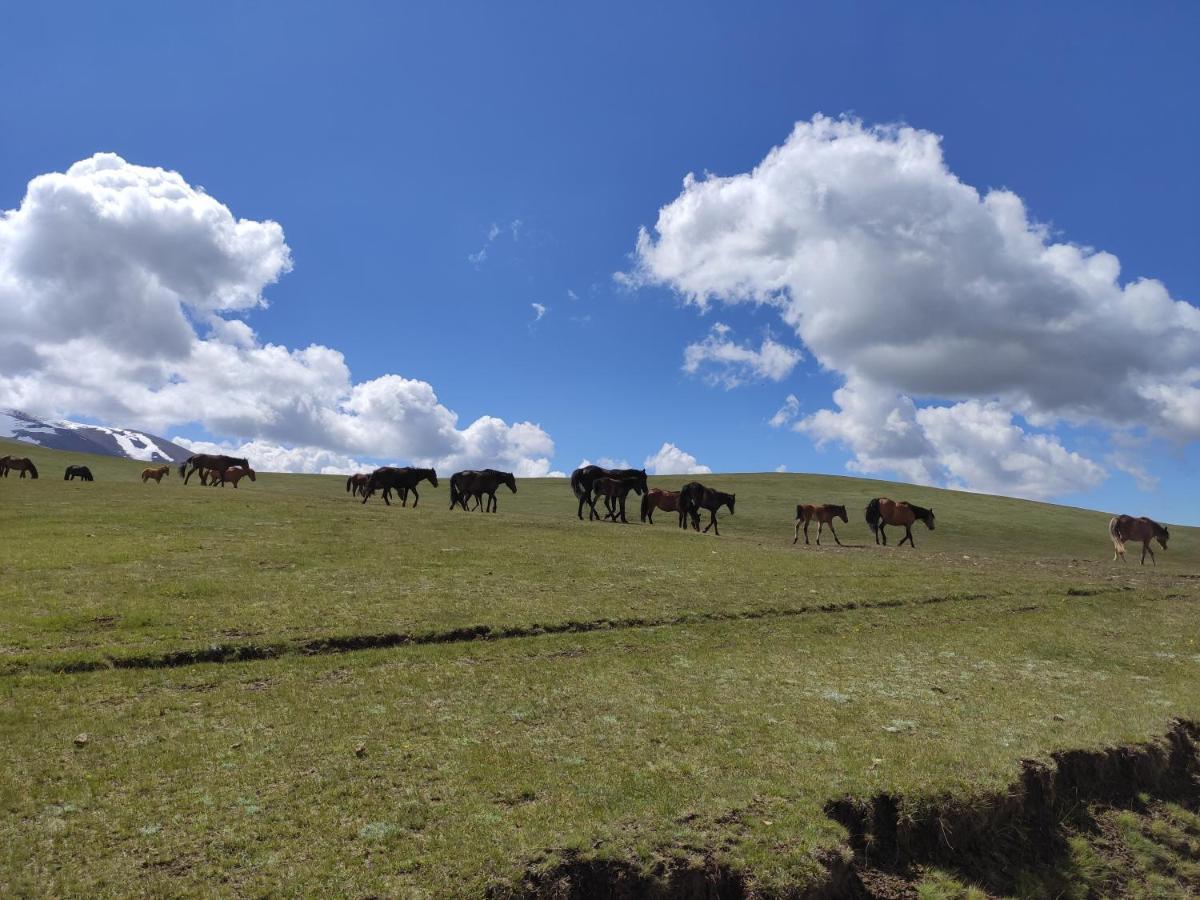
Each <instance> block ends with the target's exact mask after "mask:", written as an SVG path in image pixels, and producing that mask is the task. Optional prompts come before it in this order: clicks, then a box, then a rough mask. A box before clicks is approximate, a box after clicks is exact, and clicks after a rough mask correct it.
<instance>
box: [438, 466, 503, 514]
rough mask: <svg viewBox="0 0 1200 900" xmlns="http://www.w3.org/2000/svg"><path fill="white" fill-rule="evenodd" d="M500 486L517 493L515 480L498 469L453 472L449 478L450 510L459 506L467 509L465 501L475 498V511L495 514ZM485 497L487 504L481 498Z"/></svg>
mask: <svg viewBox="0 0 1200 900" xmlns="http://www.w3.org/2000/svg"><path fill="white" fill-rule="evenodd" d="M501 485H505V486H507V487H508V489H509V490H510V491H512V492H513V493H514V494H515V493H516V492H517V479H516V477H515V476H514V475H513V473H512V472H501V471H500V470H499V469H479V470H475V469H466V470H464V471H462V472H455V473H454V474H453V475H451V476H450V508H451V509H454V507H455V506H461V507H462V508H463V509H464V510H466V508H467V500H469V499H470V498H472V497H474V498H475V507H474V508H475V509H482V510H483V511H484V512H492V513H494V512H496V510H497V509H498V508H499V506H500V504H499V502H498V501H497V500H496V490H497V489H498V488H500V486H501ZM485 495H486V496H487V498H488V500H487V503H486V504H484V502H483V498H484V496H485Z"/></svg>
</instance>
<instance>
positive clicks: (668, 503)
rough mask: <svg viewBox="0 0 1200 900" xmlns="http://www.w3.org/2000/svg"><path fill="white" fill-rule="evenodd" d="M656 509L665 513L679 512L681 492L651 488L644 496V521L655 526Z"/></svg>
mask: <svg viewBox="0 0 1200 900" xmlns="http://www.w3.org/2000/svg"><path fill="white" fill-rule="evenodd" d="M655 509H661V510H662V511H663V512H678V510H679V491H664V490H663V489H662V488H650V490H648V491H646V493H645V494H644V495H643V496H642V521H643V522H648V523H650V524H651V525H653V524H654V510H655Z"/></svg>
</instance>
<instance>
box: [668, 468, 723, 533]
mask: <svg viewBox="0 0 1200 900" xmlns="http://www.w3.org/2000/svg"><path fill="white" fill-rule="evenodd" d="M735 499H736V495H734V494H726V493H725V492H724V491H718V490H716V489H714V488H710V487H705V486H704V485H702V484H701V483H700V482H698V481H689V482H688V483H687V484H685V485H684V486H683V487H682V488H681V489H680V491H679V527H680V528H683V529H685V530H686V529H687V520H688V518H689V517H690V518H691V520H692V528H693V529H695V530H696V531H699V530H700V510H702V509H707V510H708V515H709V519H708V524H707V525H705V526H704V533H705V534H708V529H710V528H711V529H713V531H714V532H715V533H716V535H717V537H720V536H721V529H720V528H718V527H717V510H718V509H720V508H721V507H722V506H728V507H729V514H730V515H731V516H732V515H733V501H734V500H735Z"/></svg>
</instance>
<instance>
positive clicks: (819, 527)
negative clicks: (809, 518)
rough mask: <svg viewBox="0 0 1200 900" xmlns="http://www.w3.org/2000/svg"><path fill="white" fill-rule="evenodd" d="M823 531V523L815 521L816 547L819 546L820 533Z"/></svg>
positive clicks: (818, 520)
mask: <svg viewBox="0 0 1200 900" xmlns="http://www.w3.org/2000/svg"><path fill="white" fill-rule="evenodd" d="M824 530H825V523H824V522H822V521H821V520H820V519H817V546H818V547H820V546H821V532H822V531H824Z"/></svg>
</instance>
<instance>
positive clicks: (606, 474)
mask: <svg viewBox="0 0 1200 900" xmlns="http://www.w3.org/2000/svg"><path fill="white" fill-rule="evenodd" d="M597 478H632V479H634V480H635V481H636V482H637V487H636V490H637V492H638V495H639V496H640V495H642V494H645V493H646V491H647V490H648V488H647V486H646V470H645V469H605V468H603V467H602V466H583V467H581V468H578V469H576V470H575V471H574V472H572V473H571V490H572V491H574V492H575V496H576V497H577V498H579V518H580V519H582V518H583V504H585V503H586V504H587V505H588V506H589V507H590V508H591V510H592V511H591V513H589V514H588V521H589V522H590V521H591V520H592V519H602V518H604V517H603V516H601V515H600V513H598V512H596V499H597V498H596V497H593V496H592V484H593V483H594V482H595V480H596V479H597Z"/></svg>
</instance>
